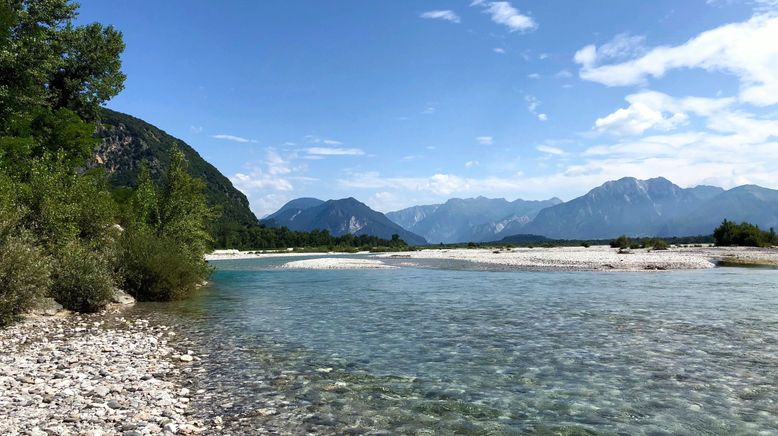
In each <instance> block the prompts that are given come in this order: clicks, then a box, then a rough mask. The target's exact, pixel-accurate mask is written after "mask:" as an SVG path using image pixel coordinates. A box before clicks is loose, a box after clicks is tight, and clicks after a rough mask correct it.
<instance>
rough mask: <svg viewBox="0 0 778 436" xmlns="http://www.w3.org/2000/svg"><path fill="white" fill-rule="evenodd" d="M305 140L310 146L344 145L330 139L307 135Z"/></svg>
mask: <svg viewBox="0 0 778 436" xmlns="http://www.w3.org/2000/svg"><path fill="white" fill-rule="evenodd" d="M304 139H305V142H306V143H308V144H326V145H343V143H342V142H340V141H336V140H334V139H330V138H323V137H321V136H319V135H305V137H304ZM291 144H294V143H291Z"/></svg>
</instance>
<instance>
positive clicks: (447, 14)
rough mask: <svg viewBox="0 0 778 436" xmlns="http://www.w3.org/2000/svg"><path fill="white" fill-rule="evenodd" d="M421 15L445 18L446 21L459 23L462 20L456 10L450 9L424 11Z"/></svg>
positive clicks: (422, 16) (431, 17)
mask: <svg viewBox="0 0 778 436" xmlns="http://www.w3.org/2000/svg"><path fill="white" fill-rule="evenodd" d="M419 17H421V18H427V19H433V20H444V21H449V22H451V23H459V22H460V21H461V20H460V18H459V15H457V14H456V13H455V12H454V11H452V10H448V9H446V10H436V11H427V12H422V13H421V15H419Z"/></svg>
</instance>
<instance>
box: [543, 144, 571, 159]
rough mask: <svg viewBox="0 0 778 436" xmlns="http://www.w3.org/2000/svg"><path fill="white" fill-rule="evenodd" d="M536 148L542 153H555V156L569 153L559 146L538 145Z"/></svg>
mask: <svg viewBox="0 0 778 436" xmlns="http://www.w3.org/2000/svg"><path fill="white" fill-rule="evenodd" d="M535 149H536V150H537V151H539V152H541V153H546V154H553V155H555V156H563V155H565V154H567V153H565V151H564V150H562V149H561V148H559V147H552V146H550V145H538V146H537V147H535Z"/></svg>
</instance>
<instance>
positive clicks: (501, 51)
mask: <svg viewBox="0 0 778 436" xmlns="http://www.w3.org/2000/svg"><path fill="white" fill-rule="evenodd" d="M492 51H493V52H495V53H499V54H505V49H504V48H500V47H495V48H493V49H492Z"/></svg>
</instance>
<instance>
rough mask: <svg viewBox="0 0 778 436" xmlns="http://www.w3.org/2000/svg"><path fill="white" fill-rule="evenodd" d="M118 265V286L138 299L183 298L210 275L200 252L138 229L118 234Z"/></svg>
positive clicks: (167, 299) (165, 299)
mask: <svg viewBox="0 0 778 436" xmlns="http://www.w3.org/2000/svg"><path fill="white" fill-rule="evenodd" d="M118 265H119V270H120V276H121V285H122V289H124V290H125V291H126V292H127V293H129V294H130V295H132V296H133V297H135V298H136V299H138V300H140V301H170V300H180V299H183V298H186V297H188V296H189V295H191V294H192V292H194V290H195V289H196V288H197V286H198V285H199V284H200V283H202V282H203V281H204V280H206V279H207V278H208V276H209V275H210V268H209V267H208V264H206V263H205V261H204V260H203V258H202V255H199V254H196V253H192V252H191V251H190V250H187V249H186V247H185V246H182V245H181V244H179V243H177V242H175V241H173V240H171V239H166V238H158V237H156V236H155V235H153V234H152V233H150V232H146V231H140V230H127V231H125V232H124V234H123V235H122V237H121V239H120V248H119V259H118Z"/></svg>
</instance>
